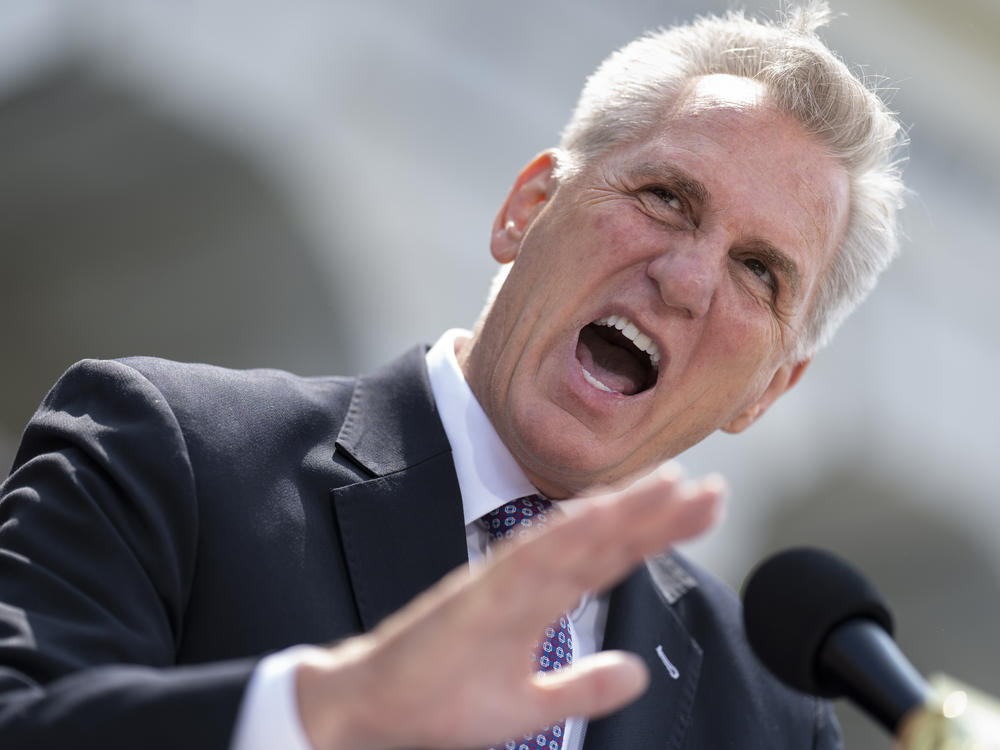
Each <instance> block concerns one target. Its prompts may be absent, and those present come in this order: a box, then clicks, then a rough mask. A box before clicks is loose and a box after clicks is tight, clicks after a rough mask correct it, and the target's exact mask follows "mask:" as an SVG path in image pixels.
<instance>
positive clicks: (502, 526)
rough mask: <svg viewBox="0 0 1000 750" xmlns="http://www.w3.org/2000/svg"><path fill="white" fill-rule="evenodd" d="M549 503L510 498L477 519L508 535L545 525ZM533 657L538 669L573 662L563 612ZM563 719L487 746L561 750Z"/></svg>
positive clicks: (497, 535) (494, 534) (496, 533)
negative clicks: (504, 503)
mask: <svg viewBox="0 0 1000 750" xmlns="http://www.w3.org/2000/svg"><path fill="white" fill-rule="evenodd" d="M551 508H552V503H551V502H550V501H549V500H546V499H545V498H544V497H541V496H539V495H529V496H528V497H519V498H518V499H517V500H511V501H510V502H509V503H507V504H506V505H503V506H501V507H500V508H497V509H496V510H494V511H492V512H491V513H487V514H486V515H485V516H483V517H482V518H480V519H479V523H480V524H482V525H483V527H484V528H485V529H486V530H487V531H488V532H489V533H490V536H491V537H492V538H493V539H494V540H497V539H510V538H512V537H515V536H520V535H522V534H526V533H528V530H529V529H531V528H532V527H540V526H544V525H545V523H546V520H547V519H546V515H547V514H548V513H549V511H550V510H551ZM535 661H536V662H537V663H538V669H539V671H541V672H551V671H552V670H554V669H562V668H563V667H565V666H568V665H569V664H571V663H572V662H573V639H572V637H571V636H570V629H569V618H568V617H567V616H566V615H562V616H561V617H560V618H559V619H558V620H557V621H556V622H554V623H552V624H551V625H550V626H549V627H547V628H545V638H544V639H543V640H542V642H541V643H539V644H538V645H536V646H535ZM563 727H564V722H561V721H560V722H558V723H557V724H552V725H551V726H547V727H545V728H544V729H540V730H538V731H537V732H534V733H532V734H526V735H524V737H523V738H521V739H511V740H507V742H505V743H504V744H503V745H494V746H493V747H491V748H489V750H561V748H562V736H563Z"/></svg>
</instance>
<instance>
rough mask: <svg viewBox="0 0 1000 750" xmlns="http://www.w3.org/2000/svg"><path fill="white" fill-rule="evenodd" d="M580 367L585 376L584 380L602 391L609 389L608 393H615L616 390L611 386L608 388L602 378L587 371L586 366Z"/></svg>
mask: <svg viewBox="0 0 1000 750" xmlns="http://www.w3.org/2000/svg"><path fill="white" fill-rule="evenodd" d="M580 369H581V370H583V378H584V380H586V381H587V382H588V383H590V384H591V385H592V386H594V387H595V388H600V389H601V390H602V391H607V392H608V393H613V392H614V391H612V390H611V389H610V388H608V387H607V386H606V385H604V383H602V382H601V381H600V380H598V379H597V378H595V377H594V376H593V375H591V374H590V373H589V372H587V368H586V367H581V368H580Z"/></svg>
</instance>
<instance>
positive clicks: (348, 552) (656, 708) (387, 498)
mask: <svg viewBox="0 0 1000 750" xmlns="http://www.w3.org/2000/svg"><path fill="white" fill-rule="evenodd" d="M825 17H826V10H825V8H824V7H818V6H817V7H814V8H812V9H811V10H799V11H795V12H793V13H792V14H791V15H790V17H789V19H788V20H787V22H786V23H784V24H782V25H780V26H776V25H762V24H758V23H755V22H751V21H747V20H745V19H743V18H742V17H740V16H728V17H726V18H724V19H716V18H709V19H703V20H702V21H699V22H698V23H696V24H694V25H693V26H688V27H679V28H676V29H672V30H669V31H667V32H663V33H661V34H658V35H654V36H652V37H649V38H645V39H643V40H639V41H637V42H635V43H633V44H632V45H629V46H627V47H625V48H624V49H623V50H621V51H619V52H618V53H615V54H614V55H612V57H610V58H609V59H608V60H607V61H606V62H605V63H604V64H603V65H602V66H601V68H600V69H599V70H598V71H597V73H595V75H594V76H593V77H592V78H591V79H590V80H589V81H588V83H587V86H586V88H585V89H584V92H583V94H582V97H581V100H580V104H579V105H578V108H577V110H576V112H575V114H574V117H573V119H572V121H571V122H570V125H569V126H568V128H567V130H566V132H565V134H564V137H563V142H562V145H561V147H560V148H559V149H554V150H552V151H548V152H545V153H543V154H541V155H540V156H538V157H536V158H535V159H534V160H533V161H532V162H530V163H529V164H528V165H527V166H526V167H525V168H524V170H523V171H522V172H521V173H520V175H519V176H518V178H517V180H516V181H515V183H514V186H513V188H512V190H511V192H510V194H509V196H508V197H507V199H506V201H505V202H504V204H503V206H502V207H501V209H500V212H499V214H498V217H497V220H496V223H495V225H494V229H493V234H492V238H491V251H492V253H493V255H494V257H495V258H496V259H497V260H498V261H499V262H501V263H502V264H508V273H507V275H506V278H505V279H502V285H501V286H499V288H498V290H496V293H495V296H494V298H493V299H492V302H491V304H490V305H489V306H488V308H487V310H486V312H485V313H484V315H483V317H482V318H481V320H480V321H479V322H478V324H477V325H476V328H475V330H474V331H473V332H472V333H467V332H451V333H449V334H447V335H446V336H445V337H443V338H442V339H441V340H440V341H439V342H438V343H437V345H435V347H434V348H432V349H431V350H430V351H429V352H426V353H425V351H424V350H423V349H418V350H415V351H414V352H411V353H410V354H408V355H406V356H405V357H403V358H402V359H400V360H399V361H397V362H395V363H393V364H392V365H390V366H388V367H387V368H384V369H382V370H380V371H378V372H376V373H374V374H372V375H369V376H364V377H361V378H358V379H356V380H355V379H345V378H307V379H306V378H298V377H295V376H292V375H289V374H287V373H282V372H276V371H250V372H234V371H230V370H223V369H220V368H213V367H208V366H204V365H183V364H177V363H169V362H163V361H159V360H151V359H131V360H124V361H120V362H84V363H80V364H78V365H76V366H75V367H73V368H71V370H70V371H69V372H67V374H66V375H64V377H63V378H62V379H61V380H60V381H59V383H57V385H56V386H55V388H54V389H53V390H52V392H51V393H50V394H49V396H48V397H47V398H46V400H45V402H44V403H43V405H42V407H41V408H40V409H39V411H38V413H37V414H36V416H35V417H34V418H33V420H32V422H31V423H30V424H29V426H28V428H27V430H26V432H25V436H24V440H23V443H22V446H21V449H20V451H19V453H18V456H17V458H16V460H15V466H14V470H13V471H12V474H11V476H10V478H9V479H8V481H7V482H6V483H5V485H4V487H3V494H2V500H0V523H2V526H0V601H2V602H3V604H0V628H2V629H0V665H2V667H0V691H2V693H0V695H2V698H0V738H3V740H4V746H5V747H7V746H11V747H55V746H83V747H89V746H94V747H102V748H110V747H118V746H122V747H126V746H128V747H135V746H142V747H176V746H179V745H181V744H183V745H185V746H192V747H218V748H224V747H227V746H231V747H233V748H237V749H241V750H242V749H244V748H254V747H314V748H331V749H332V748H414V747H432V748H468V747H488V746H490V745H491V743H492V744H496V743H501V744H500V745H498V746H504V745H503V743H504V742H505V740H506V738H511V737H517V738H518V739H517V740H516V741H514V740H511V741H510V742H509V743H508V744H506V746H507V747H521V746H525V747H537V746H538V742H542V743H545V744H544V746H546V747H549V748H563V750H576V749H577V748H581V747H586V748H587V749H588V750H597V749H603V748H610V747H628V748H667V747H670V748H680V747H685V748H716V747H740V748H748V747H761V748H765V747H766V748H778V747H789V748H792V747H835V746H837V744H838V739H837V732H836V728H835V725H834V722H833V720H832V718H831V716H830V713H829V709H828V708H827V707H826V706H825V705H824V704H821V703H817V702H814V701H813V700H811V699H808V698H806V697H804V696H798V695H794V694H793V693H792V692H791V691H789V690H787V689H785V688H783V687H782V686H781V685H779V684H777V683H776V682H775V681H774V680H773V679H772V678H770V677H769V676H768V675H766V674H764V672H763V670H762V669H761V667H760V666H759V665H758V664H757V663H756V662H755V661H754V659H753V657H752V656H751V655H750V654H749V652H748V649H747V647H746V644H745V642H744V640H743V636H742V632H741V628H740V625H739V615H738V606H737V605H736V603H735V601H734V599H733V597H732V596H731V594H729V593H728V592H726V591H724V590H723V588H722V587H721V586H719V585H718V584H717V583H715V582H713V581H712V579H711V578H710V577H708V576H707V575H705V574H704V573H702V572H701V571H699V570H697V569H696V568H694V567H693V566H691V565H690V564H689V563H687V562H686V561H683V560H681V559H680V558H679V557H677V556H675V555H673V554H669V553H668V554H662V555H657V553H659V552H661V551H662V550H663V549H665V548H666V547H669V545H671V544H672V543H673V542H675V541H678V540H681V539H684V538H687V537H689V536H692V535H694V534H697V533H699V532H700V531H702V530H703V529H705V528H707V527H708V526H709V525H710V524H711V523H712V522H713V520H714V518H715V516H716V515H717V513H718V507H719V500H720V495H721V493H722V485H721V482H720V480H718V479H717V478H708V479H705V480H701V481H699V482H684V481H683V480H682V478H681V477H680V474H679V470H678V469H677V468H676V466H675V465H674V464H667V465H665V466H664V467H662V468H659V469H656V470H654V471H653V472H652V473H650V474H649V475H648V476H646V477H645V478H643V479H640V480H638V481H635V482H634V483H632V484H631V485H628V482H630V481H633V480H634V478H635V477H636V476H637V475H640V474H642V473H644V472H648V471H649V470H650V469H651V468H652V467H655V466H656V465H657V464H660V463H661V462H663V461H665V460H667V459H669V458H671V457H673V456H675V455H677V454H678V453H680V452H681V451H683V450H684V449H685V448H687V447H689V446H690V445H693V444H694V443H696V442H698V441H699V440H701V439H702V438H703V437H705V436H706V435H708V434H710V433H711V432H713V431H715V430H716V429H724V430H728V431H731V432H740V431H742V430H744V429H746V428H747V427H748V426H749V425H750V424H752V423H753V422H754V421H755V420H756V419H758V418H759V417H760V415H761V414H763V413H764V412H765V411H766V410H767V409H768V408H769V407H770V406H771V404H773V403H774V401H775V400H776V399H777V398H778V397H779V396H781V395H782V394H783V393H784V392H785V391H787V390H788V389H789V388H790V387H792V386H793V385H794V384H795V383H796V382H797V381H798V379H799V378H800V377H801V376H802V374H803V372H804V371H805V369H806V367H807V366H808V363H809V360H810V358H811V356H812V354H813V353H814V351H815V350H816V349H817V348H818V347H819V346H821V345H822V344H823V343H824V342H825V341H826V340H828V339H829V337H830V335H831V334H832V332H833V330H834V329H835V327H836V325H837V324H838V323H839V321H840V320H841V319H842V318H843V316H844V315H845V314H846V312H847V311H848V310H849V309H850V308H851V307H852V306H853V305H854V304H855V303H856V302H857V301H858V300H859V299H860V298H861V297H862V296H864V294H865V293H866V292H867V291H868V290H869V289H870V288H871V286H872V285H873V284H874V281H875V277H876V276H877V274H878V273H879V271H880V270H881V269H882V268H883V267H884V266H885V265H886V264H887V263H888V261H889V259H890V258H891V256H892V255H893V253H894V252H895V229H894V227H895V218H894V216H895V210H896V208H897V204H898V202H899V195H900V191H901V186H900V183H899V179H898V175H897V174H896V171H895V168H894V166H893V152H894V147H895V146H896V145H897V143H898V139H899V136H898V125H897V124H896V122H895V121H894V120H893V118H892V117H891V116H890V115H889V114H888V113H887V111H886V110H885V108H884V106H883V105H882V104H881V102H880V101H879V100H878V98H877V97H876V96H875V95H874V94H872V93H871V92H869V91H868V90H867V89H866V88H865V87H864V86H863V85H862V84H861V83H859V82H858V81H857V80H856V79H854V78H853V77H852V76H851V75H850V73H849V72H848V71H847V70H846V68H845V67H844V66H843V65H842V64H841V63H840V62H839V61H838V60H837V59H836V58H835V57H834V56H833V55H832V54H831V53H830V52H829V51H828V50H826V48H825V47H823V46H822V44H821V43H820V42H819V41H818V39H817V38H816V37H815V36H814V35H813V30H814V29H815V27H816V26H818V25H819V24H821V23H822V22H823V21H824V20H825ZM602 487H605V488H606V487H619V488H620V489H618V490H617V491H609V490H601V489H600V488H602ZM623 487H624V489H622V488H623ZM536 493H540V495H543V496H544V497H545V498H549V499H550V500H554V501H560V502H556V503H554V505H556V506H562V507H564V508H565V509H566V513H564V514H560V515H561V516H562V518H561V519H559V518H557V519H556V520H549V521H547V522H545V523H544V524H541V525H543V526H546V527H547V529H546V530H544V531H541V532H540V533H538V534H536V535H534V536H528V537H526V538H525V539H524V540H522V541H520V542H515V543H512V544H507V545H500V546H498V547H491V546H490V541H489V536H488V534H487V533H486V531H485V530H483V529H482V528H481V527H480V526H479V524H478V521H477V519H479V518H480V517H482V516H484V515H486V514H488V513H489V512H490V511H493V510H494V509H496V508H498V507H499V508H506V507H507V506H511V507H514V506H515V504H516V498H519V497H521V496H525V495H530V496H534V498H533V499H532V500H531V501H530V502H532V503H536V505H534V506H529V507H535V508H539V509H541V510H546V509H547V506H548V503H547V501H546V500H544V499H542V498H540V497H538V494H536ZM582 495H591V498H590V499H589V500H584V501H582V502H583V505H582V507H581V505H580V503H579V502H574V501H569V502H562V501H566V500H568V499H569V498H573V497H577V496H582ZM518 507H522V506H518ZM551 517H552V512H548V513H547V515H546V518H551ZM644 559H645V564H643V560H644ZM470 560H471V561H472V562H473V572H472V573H471V574H470V573H469V570H468V568H469V566H468V564H467V561H470ZM484 561H485V562H484ZM636 566H639V567H638V569H635V568H636ZM448 571H454V572H451V573H450V574H449V573H448ZM630 571H633V572H631V573H630ZM616 583H617V585H615V584H616ZM612 586H613V588H612ZM420 592H424V593H422V594H420ZM418 594H420V595H419V596H418ZM414 597H416V598H414ZM393 613H394V614H393ZM560 615H562V622H564V623H565V628H566V630H567V632H568V633H569V634H570V640H571V641H572V642H573V647H572V649H571V651H572V654H571V655H572V657H573V666H572V667H571V668H569V669H562V670H559V671H555V672H550V673H548V674H544V675H540V674H538V673H537V671H536V670H537V667H536V665H535V663H534V661H533V659H532V658H530V657H531V653H532V650H533V648H534V646H535V644H536V642H538V641H539V639H540V634H541V633H542V632H543V630H544V629H545V627H546V625H547V624H549V623H553V622H554V621H556V622H558V621H559V618H560ZM560 627H562V625H560ZM550 632H553V633H554V630H552V631H550ZM359 634H360V635H359ZM336 639H341V640H340V641H339V642H338V643H337V644H336V645H334V646H329V647H323V646H300V647H297V648H292V649H290V650H281V649H286V647H289V646H293V645H294V644H322V643H329V642H331V641H334V640H336ZM268 652H276V653H274V654H273V655H272V656H269V657H267V658H264V659H263V660H262V659H261V658H260V655H262V654H265V653H268ZM629 652H631V653H629ZM623 706H624V708H622V707H623ZM619 708H622V710H620V711H617V712H615V711H616V709H619ZM612 712H615V713H612ZM608 714H610V715H608ZM602 716H603V717H605V718H598V717H602ZM543 726H547V729H546V732H547V734H545V735H544V739H539V740H535V739H534V737H535V736H536V733H535V731H534V730H537V729H538V728H539V727H543ZM525 732H528V733H530V735H531V737H532V739H530V740H521V739H520V737H521V736H522V735H523V734H524V733H525ZM537 736H538V737H543V735H542V733H541V732H539V733H537ZM550 742H551V743H552V744H548V743H550ZM529 743H534V744H529Z"/></svg>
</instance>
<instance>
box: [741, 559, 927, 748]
mask: <svg viewBox="0 0 1000 750" xmlns="http://www.w3.org/2000/svg"><path fill="white" fill-rule="evenodd" d="M743 623H744V626H745V627H746V633H747V638H748V640H749V641H750V646H751V647H752V648H753V650H754V652H755V653H756V654H757V657H758V658H759V659H760V660H761V662H763V663H764V665H765V666H766V667H767V668H768V669H769V670H771V672H773V673H774V674H775V675H776V676H777V677H778V678H779V679H781V680H782V681H783V682H785V683H786V684H788V685H790V686H791V687H793V688H795V689H796V690H800V691H802V692H805V693H811V694H813V695H819V696H823V697H826V698H839V697H842V696H843V697H846V698H848V699H850V700H851V701H853V702H854V703H856V704H857V705H858V706H859V707H860V708H862V709H863V710H864V711H866V712H867V713H868V714H869V715H870V716H871V717H872V718H873V719H875V720H876V721H877V722H878V723H879V724H881V725H882V726H884V727H885V728H886V729H887V730H889V731H890V732H892V733H893V734H896V733H897V731H898V730H899V728H900V725H901V723H902V720H903V717H904V716H906V715H907V714H908V713H910V712H911V711H912V710H913V709H916V708H919V707H921V706H923V705H924V703H925V702H926V700H927V697H928V695H929V692H930V688H929V687H928V685H927V682H926V681H925V680H924V678H923V677H922V676H921V675H920V673H919V672H917V670H916V669H915V668H914V667H913V665H912V664H910V662H909V661H907V659H906V657H905V656H903V653H902V652H901V651H900V650H899V647H898V646H897V645H896V642H895V641H894V640H893V639H892V631H893V624H892V615H891V614H890V613H889V609H888V607H887V606H886V604H885V602H884V601H883V599H882V597H881V595H880V594H879V593H878V591H876V590H875V587H874V586H872V584H871V583H869V582H868V580H866V579H865V578H864V576H862V575H861V574H860V573H859V572H858V571H857V570H855V569H854V568H853V567H851V566H850V565H849V564H848V563H846V562H844V561H843V560H841V559H840V558H838V557H836V556H835V555H833V554H831V553H829V552H825V551H823V550H819V549H812V548H805V547H802V548H795V549H789V550H786V551H784V552H780V553H778V554H776V555H774V556H773V557H770V558H768V559H767V560H765V561H764V562H762V563H760V564H759V565H758V566H757V567H756V568H755V569H754V570H753V571H752V572H751V574H750V577H749V578H748V579H747V582H746V583H745V584H744V586H743Z"/></svg>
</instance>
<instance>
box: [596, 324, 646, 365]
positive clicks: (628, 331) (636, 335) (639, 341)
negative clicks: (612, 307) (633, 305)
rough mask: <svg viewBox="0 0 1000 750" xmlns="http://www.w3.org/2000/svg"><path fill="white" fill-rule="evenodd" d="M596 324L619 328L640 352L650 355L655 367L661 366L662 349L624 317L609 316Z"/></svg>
mask: <svg viewBox="0 0 1000 750" xmlns="http://www.w3.org/2000/svg"><path fill="white" fill-rule="evenodd" d="M595 322H596V323H597V324H598V325H602V326H609V327H612V328H617V329H618V330H619V331H621V332H622V335H623V336H624V337H625V338H627V339H628V340H629V341H631V342H632V343H633V344H635V346H636V348H637V349H638V350H639V351H641V352H646V354H648V355H649V361H650V362H652V363H653V367H659V366H660V348H659V347H658V346H657V345H656V344H655V343H653V340H652V339H651V338H650V337H649V336H647V335H646V334H644V333H641V332H640V331H639V328H638V326H636V324H635V323H633V322H632V321H631V320H629V319H628V318H626V317H625V316H624V315H609V316H608V317H606V318H601V319H600V320H598V321H595Z"/></svg>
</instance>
